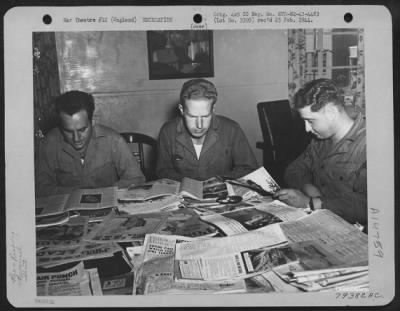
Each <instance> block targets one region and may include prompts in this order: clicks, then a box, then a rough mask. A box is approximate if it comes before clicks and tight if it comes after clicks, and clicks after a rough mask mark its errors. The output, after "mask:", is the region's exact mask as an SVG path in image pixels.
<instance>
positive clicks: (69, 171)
mask: <svg viewBox="0 0 400 311" xmlns="http://www.w3.org/2000/svg"><path fill="white" fill-rule="evenodd" d="M55 173H56V180H57V184H59V185H61V186H64V187H71V186H74V185H76V184H77V183H79V176H78V175H79V173H78V171H77V170H76V169H75V165H74V162H72V161H63V160H59V161H58V166H57V168H56V169H55Z"/></svg>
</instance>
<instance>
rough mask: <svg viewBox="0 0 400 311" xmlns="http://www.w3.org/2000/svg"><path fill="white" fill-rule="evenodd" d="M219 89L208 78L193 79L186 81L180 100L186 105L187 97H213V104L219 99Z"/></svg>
mask: <svg viewBox="0 0 400 311" xmlns="http://www.w3.org/2000/svg"><path fill="white" fill-rule="evenodd" d="M217 96H218V94H217V89H216V88H215V85H214V84H212V83H211V82H210V81H208V80H206V79H192V80H189V81H186V82H185V83H184V84H183V86H182V90H181V95H180V102H181V105H182V106H183V107H184V106H185V100H187V99H201V98H206V99H212V100H213V105H214V104H215V102H216V101H217Z"/></svg>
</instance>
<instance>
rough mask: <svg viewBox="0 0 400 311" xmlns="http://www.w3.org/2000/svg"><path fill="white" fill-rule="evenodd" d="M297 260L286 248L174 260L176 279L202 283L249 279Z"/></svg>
mask: <svg viewBox="0 0 400 311" xmlns="http://www.w3.org/2000/svg"><path fill="white" fill-rule="evenodd" d="M296 260H297V256H296V254H295V253H294V252H293V250H292V249H291V248H290V247H288V246H282V247H274V248H259V249H252V250H246V251H241V252H235V253H222V254H221V255H217V256H210V257H203V258H201V257H200V258H185V259H183V260H177V269H176V271H175V274H176V278H177V279H194V280H205V281H216V280H230V279H234V278H249V277H252V276H254V275H256V274H260V273H263V272H265V271H268V270H271V269H272V268H273V267H276V266H279V265H282V264H286V263H288V262H292V261H296Z"/></svg>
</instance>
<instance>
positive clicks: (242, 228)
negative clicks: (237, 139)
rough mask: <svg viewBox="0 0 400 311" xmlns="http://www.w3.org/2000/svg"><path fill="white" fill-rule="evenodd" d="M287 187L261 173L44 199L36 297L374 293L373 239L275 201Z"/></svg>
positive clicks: (336, 220) (324, 214)
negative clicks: (371, 287) (371, 272)
mask: <svg viewBox="0 0 400 311" xmlns="http://www.w3.org/2000/svg"><path fill="white" fill-rule="evenodd" d="M278 188H279V186H278V185H277V184H276V183H275V182H274V181H273V179H272V178H271V176H270V175H269V174H268V173H267V172H266V171H265V169H264V168H260V169H258V170H256V171H254V172H253V173H251V174H249V175H247V176H244V177H243V178H241V179H237V180H229V179H226V178H221V177H215V178H211V179H210V180H207V181H203V182H199V181H194V180H190V179H184V180H182V181H181V182H176V181H172V180H168V179H160V180H155V181H152V182H148V183H146V184H143V185H133V186H131V187H129V188H128V189H117V188H115V187H110V188H102V189H81V190H80V191H77V192H75V193H72V194H69V195H57V196H51V197H47V198H40V199H38V200H37V202H36V215H37V216H36V262H37V295H38V296H53V295H54V296H64V295H65V296H90V295H93V296H97V295H167V294H204V293H206V294H208V293H210V294H213V293H224V294H229V293H258V292H259V293H274V292H299V293H300V292H316V291H338V290H344V289H346V288H351V289H352V290H354V289H355V288H356V289H357V290H360V291H362V290H368V287H369V280H368V236H367V235H366V234H365V233H363V232H362V231H361V230H360V229H359V228H357V227H356V226H354V225H353V224H350V223H348V222H346V221H345V220H343V219H342V218H340V217H339V216H337V215H335V214H334V213H332V212H330V211H329V210H318V211H315V212H312V213H309V212H308V211H305V210H302V209H298V208H294V207H291V206H288V205H287V204H285V203H283V202H281V201H278V200H274V199H273V196H272V195H271V194H272V193H273V192H274V191H276V190H277V189H278ZM229 198H235V199H236V200H229ZM237 198H240V199H239V200H237Z"/></svg>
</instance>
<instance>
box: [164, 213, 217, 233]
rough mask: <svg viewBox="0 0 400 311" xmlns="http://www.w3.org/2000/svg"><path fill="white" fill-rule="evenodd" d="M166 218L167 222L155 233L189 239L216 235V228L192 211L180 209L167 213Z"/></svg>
mask: <svg viewBox="0 0 400 311" xmlns="http://www.w3.org/2000/svg"><path fill="white" fill-rule="evenodd" d="M167 217H168V218H167V221H166V222H165V223H164V224H162V225H161V226H160V227H159V228H158V229H157V233H159V234H166V235H180V236H187V237H191V238H196V237H204V236H215V235H216V234H218V230H217V228H216V227H214V226H212V225H210V224H208V223H206V222H203V221H202V220H201V219H200V217H199V216H198V215H197V213H196V212H194V211H193V210H192V209H189V208H180V209H178V210H175V211H170V212H168V213H167Z"/></svg>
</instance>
